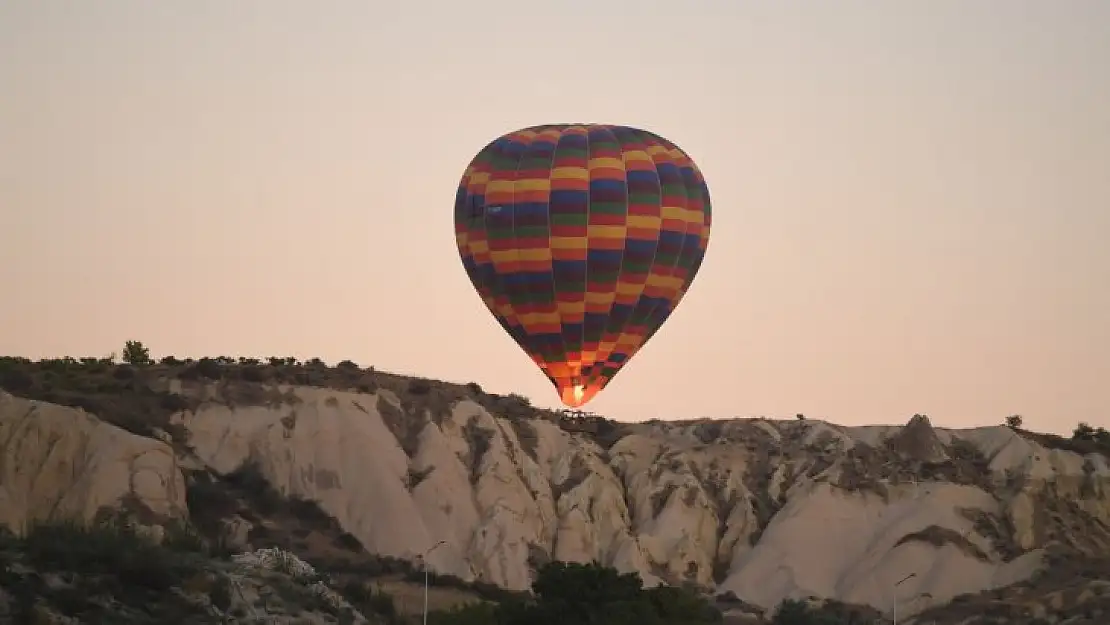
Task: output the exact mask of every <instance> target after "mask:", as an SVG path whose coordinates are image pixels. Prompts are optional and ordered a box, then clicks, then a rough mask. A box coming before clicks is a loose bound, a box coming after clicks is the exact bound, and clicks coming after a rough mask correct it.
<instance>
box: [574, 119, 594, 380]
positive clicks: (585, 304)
mask: <svg viewBox="0 0 1110 625" xmlns="http://www.w3.org/2000/svg"><path fill="white" fill-rule="evenodd" d="M581 128H582V129H583V130H585V137H586V268H585V269H584V270H583V275H584V276H585V278H586V280H585V284H584V285H583V287H584V288H583V290H582V323H581V326H580V327H581V330H580V332H579V334H580V335H581V338H580V339H579V341H578V375H577V376H576V378H577V380H576V381H575V382H574V384H575V385H579V384H581V383H582V365H584V364H585V363H584V361H583V359H582V355H583V352H584V351H585V348H586V316H587V315H588V314H589V313H588V312H587V309H588V308H589V300H590V209H591V208H593V197H592V194H591V193H590V186H591V185H592V184H593V177H592V176H591V175H590V161H591V160H592V159H591V156H590V128H589V126H588V125H585V124H583V125H582V126H581Z"/></svg>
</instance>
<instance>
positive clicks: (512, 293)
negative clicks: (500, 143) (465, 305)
mask: <svg viewBox="0 0 1110 625" xmlns="http://www.w3.org/2000/svg"><path fill="white" fill-rule="evenodd" d="M510 136H511V138H510V139H509V141H510V143H509V145H510V146H512V142H516V143H520V144H522V145H523V150H521V152H520V154H519V155H518V157H517V159H516V166H515V167H513V193H512V195H511V196H510V197H511V198H512V199H511V200H510V202H509V210H510V213H509V218H510V220H511V222H510V223H511V224H512V226H511V227H510V230H509V231H510V232H512V239H511V244H510V247H509V249H510V255H509V258H510V262H511V263H513V265H515V266H516V270H515V271H511V272H509V273H508V274H507V275H506V279H505V281H506V282H507V283H508V284H509V285H510V286H509V287H508V288H507V289H506V291H508V295H507V297H508V299H509V308H510V309H512V311H513V316H514V317H516V321H517V325H519V326H520V330H519V332H520V341H521V343H523V345H521V347H523V348H524V351H525V353H527V354H528V357H529V358H531V357H532V354H531V349H529V347H530V346H529V345H528V337H529V334H528V327H527V326H526V325H525V324H524V319H523V313H522V312H521V311H519V310H517V305H516V302H514V300H516V299H519V298H520V296H521V294H522V293H521V291H523V289H521V288H519V287H518V286H516V284H515V283H516V282H517V281H519V280H520V279H521V275H520V273H521V271H520V241H519V237H518V236H517V232H516V185H517V181H518V180H519V179H520V166H521V165H522V164H523V163H524V157H525V156H526V155H527V154H528V147H529V146H530V145H531V144H532V143H531V141H529V142H528V143H527V144H525V143H524V142H523V141H522V140H520V139H519V137H520V132H514V133H512V135H510ZM513 265H510V266H513ZM510 276H511V277H510Z"/></svg>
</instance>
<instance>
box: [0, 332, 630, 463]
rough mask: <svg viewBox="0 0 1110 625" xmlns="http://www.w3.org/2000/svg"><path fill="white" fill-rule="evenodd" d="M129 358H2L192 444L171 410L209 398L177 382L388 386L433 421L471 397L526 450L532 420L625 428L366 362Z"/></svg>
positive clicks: (23, 382)
mask: <svg viewBox="0 0 1110 625" xmlns="http://www.w3.org/2000/svg"><path fill="white" fill-rule="evenodd" d="M121 354H122V355H121V356H120V357H117V355H116V354H115V353H113V354H111V355H108V356H104V357H82V358H74V357H71V356H66V357H60V358H46V359H42V360H37V361H35V360H30V359H27V358H22V357H17V356H0V389H3V390H6V391H8V392H9V393H12V394H13V395H17V396H20V397H26V398H28V399H36V400H41V401H48V402H52V403H56V404H60V405H63V406H71V407H75V408H81V409H83V410H86V411H88V412H90V413H94V414H96V415H97V416H99V417H100V418H102V419H104V420H105V421H108V422H109V423H113V424H115V425H118V426H120V427H122V428H124V429H126V430H128V431H130V432H134V433H136V434H140V435H143V436H150V435H154V434H157V433H159V432H165V433H167V434H169V435H170V436H171V437H172V438H173V439H174V440H175V441H178V442H182V443H183V441H184V436H183V432H181V431H180V429H179V428H177V427H175V426H173V425H172V424H171V423H170V416H171V415H173V414H175V413H178V412H181V411H182V410H189V409H195V408H196V407H197V406H198V405H199V404H200V399H199V397H200V394H199V393H189V392H175V391H174V390H172V389H171V384H170V382H171V381H176V382H177V383H178V384H177V386H179V387H181V388H183V389H186V390H188V389H192V388H196V387H199V386H200V385H202V384H206V383H207V384H216V385H217V386H218V387H219V399H220V400H222V401H225V402H226V403H228V404H229V405H237V406H244V405H267V404H271V403H273V402H281V401H282V399H283V395H282V393H281V392H280V391H278V390H276V388H277V387H278V386H280V385H297V386H309V387H319V388H328V389H333V390H337V391H352V392H362V393H374V392H376V391H378V390H383V389H384V390H387V391H390V392H392V393H393V394H395V395H396V396H397V397H398V398H399V399H400V400H401V402H402V406H403V408H404V412H405V413H406V414H407V415H410V416H412V415H423V414H430V415H431V416H432V418H433V419H441V418H443V417H445V416H446V415H447V414H449V413H450V411H451V409H452V407H453V406H454V404H455V403H456V402H458V401H459V400H462V399H470V400H473V401H475V402H477V403H479V404H481V405H482V406H483V407H484V408H486V409H487V410H489V411H490V413H491V414H495V415H499V416H502V417H505V418H507V419H510V420H511V421H512V422H513V423H514V424H517V425H521V427H520V428H518V435H520V438H521V440H522V443H524V445H525V446H526V448H527V445H528V441H529V439H530V438H534V436H531V435H530V434H529V432H528V431H527V427H528V426H527V425H526V423H525V420H526V419H531V418H537V419H545V420H547V421H550V422H552V423H555V424H557V425H558V426H559V427H561V428H563V429H564V430H567V431H570V432H580V433H583V434H586V435H589V436H592V437H594V438H595V439H597V441H598V442H599V443H600V444H602V445H603V446H605V447H608V446H611V445H612V444H613V443H614V442H616V440H618V439H619V438H620V437H621V436H622V435H623V431H624V429H623V426H622V425H621V424H620V423H617V422H616V421H612V420H609V419H605V418H602V417H599V416H596V415H591V414H585V413H571V412H569V411H563V410H548V409H544V408H537V407H534V406H532V405H531V403H530V402H529V400H528V399H527V398H525V397H522V396H520V395H516V394H512V393H510V394H508V395H498V394H495V393H487V392H485V391H484V390H483V389H482V387H481V386H480V385H478V384H477V383H474V382H470V383H467V384H456V383H452V382H442V381H438V380H431V379H426V378H420V377H415V376H405V375H398V374H393V373H387V372H383V371H378V370H376V369H375V368H374V367H361V366H359V365H358V364H356V363H354V362H352V361H350V360H344V361H342V362H339V363H337V364H335V365H334V366H329V365H328V364H326V363H324V362H323V361H322V360H320V359H319V358H312V359H310V360H304V361H301V360H298V359H297V358H295V357H292V356H289V357H281V356H272V357H269V358H265V359H260V358H247V357H239V358H232V357H230V356H217V357H204V358H199V359H193V358H184V359H180V358H177V357H175V356H163V357H161V358H154V357H152V356H151V354H150V349H149V348H148V347H146V346H145V345H144V344H143V343H141V342H140V341H127V342H126V344H125V345H124V347H123V350H122V352H121Z"/></svg>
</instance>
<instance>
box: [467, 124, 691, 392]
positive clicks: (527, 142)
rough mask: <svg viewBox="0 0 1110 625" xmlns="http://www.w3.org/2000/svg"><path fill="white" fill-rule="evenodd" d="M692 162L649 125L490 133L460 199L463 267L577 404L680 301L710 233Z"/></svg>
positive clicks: (497, 314) (565, 126)
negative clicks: (645, 127)
mask: <svg viewBox="0 0 1110 625" xmlns="http://www.w3.org/2000/svg"><path fill="white" fill-rule="evenodd" d="M710 217H711V211H710V202H709V188H708V187H707V186H706V183H705V180H704V178H703V177H702V174H701V172H700V171H699V170H698V167H697V166H696V165H695V164H694V161H693V160H692V159H691V158H690V157H689V156H688V155H687V154H686V153H685V152H683V151H682V150H681V149H679V148H678V146H676V145H675V144H674V143H671V142H670V141H668V140H666V139H664V138H662V137H660V136H659V135H656V134H653V133H651V132H648V131H646V130H640V129H637V128H630V127H627V126H614V125H601V124H557V125H547V126H534V127H530V128H524V129H521V130H517V131H515V132H511V133H508V134H506V135H503V136H501V137H498V138H497V139H495V140H493V141H492V142H490V143H489V144H488V145H486V147H485V148H483V149H482V150H481V151H480V152H478V154H477V156H475V157H474V159H473V160H472V161H471V162H470V165H469V166H468V167H467V168H466V171H465V173H464V174H463V176H462V180H461V182H460V183H459V188H458V192H457V195H456V197H455V237H456V241H457V243H458V248H459V255H460V256H461V257H462V262H463V267H464V268H465V269H466V273H467V275H468V276H469V277H470V281H471V283H473V285H474V288H475V289H476V290H477V291H478V293H479V295H481V297H482V300H483V301H484V302H485V304H486V307H488V308H489V310H490V312H492V313H493V315H494V317H496V318H497V321H498V322H499V323H500V324H501V327H503V328H504V329H505V331H506V332H508V333H509V335H510V336H512V337H513V339H514V340H515V341H516V342H517V344H519V345H520V347H522V348H523V349H524V351H525V352H527V353H528V355H529V356H531V358H532V360H533V361H534V362H535V363H536V365H538V366H539V367H540V369H542V370H543V372H544V373H545V374H546V375H547V378H548V379H549V380H550V381H551V383H552V384H554V385H555V388H556V390H557V391H558V393H559V397H560V399H561V400H562V402H563V403H564V404H565V405H567V406H570V407H572V408H575V407H579V406H582V405H583V404H585V403H586V402H588V401H590V399H592V398H593V397H594V396H595V395H597V393H598V392H599V391H601V389H603V388H605V386H606V385H607V384H608V383H609V381H610V380H612V379H613V377H614V376H615V375H616V374H617V372H619V371H620V370H621V368H622V367H623V366H624V365H625V364H627V363H628V361H629V359H631V358H632V356H634V355H635V354H636V352H637V351H639V350H640V349H641V348H642V347H643V346H644V344H645V343H647V342H648V340H649V339H651V337H652V336H653V335H654V334H655V333H656V332H657V331H658V330H659V328H660V327H661V326H662V325H663V323H664V322H665V321H666V320H667V318H668V317H669V316H670V315H671V313H672V312H674V310H675V307H676V306H678V303H679V302H680V301H681V300H682V298H683V296H684V295H685V294H686V291H687V290H688V289H689V288H690V284H691V282H692V281H693V279H694V276H695V275H696V274H697V272H698V269H699V268H700V267H701V264H702V259H703V258H704V257H705V251H706V247H707V244H708V242H709V227H710V221H711V220H710Z"/></svg>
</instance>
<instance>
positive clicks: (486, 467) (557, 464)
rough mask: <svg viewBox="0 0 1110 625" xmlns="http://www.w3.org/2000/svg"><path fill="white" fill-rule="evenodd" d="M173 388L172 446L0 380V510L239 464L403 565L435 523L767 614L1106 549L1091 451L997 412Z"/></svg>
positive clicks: (507, 573) (518, 585)
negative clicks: (650, 408)
mask: <svg viewBox="0 0 1110 625" xmlns="http://www.w3.org/2000/svg"><path fill="white" fill-rule="evenodd" d="M172 387H173V390H174V391H175V392H179V393H183V394H186V395H190V396H192V397H194V398H196V397H199V398H200V399H202V400H203V401H202V403H201V404H200V405H199V407H198V408H196V409H195V410H187V411H184V412H181V413H179V414H178V415H177V416H176V417H175V418H174V424H173V425H174V426H175V427H177V428H180V429H182V430H183V431H184V432H185V433H186V435H187V439H188V441H187V442H188V446H189V447H191V451H189V452H183V451H181V450H180V449H179V450H178V453H179V454H185V455H188V456H190V457H189V458H188V459H186V458H182V457H180V456H179V459H177V460H175V458H174V453H173V450H171V449H170V447H169V446H167V445H166V444H164V443H162V442H160V441H156V440H153V439H150V438H144V437H141V436H135V435H132V434H127V433H125V432H122V431H121V430H118V429H116V428H114V427H113V426H109V425H106V424H104V423H102V422H100V421H99V420H97V419H96V418H94V417H92V416H89V415H86V414H84V413H82V412H80V411H77V410H72V409H64V408H60V407H56V406H51V405H48V404H40V403H37V402H27V401H25V400H18V399H14V398H11V397H10V396H4V395H0V436H3V439H0V440H3V441H4V442H5V449H8V450H12V449H15V450H18V451H16V452H15V453H16V454H17V455H16V456H12V455H11V453H9V454H8V455H7V456H6V457H5V459H4V463H5V464H3V465H0V497H7V500H6V502H11V501H22V500H26V501H28V502H31V503H29V504H27V505H24V506H22V507H20V506H14V507H13V506H12V505H11V504H7V503H5V505H2V506H0V510H4V513H3V514H4V518H5V520H7V521H8V522H9V523H19V522H22V521H24V520H26V519H28V518H32V517H35V516H36V515H37V516H42V515H44V514H49V513H50V512H49V511H51V510H55V509H59V507H60V506H61V507H64V506H69V508H67V509H72V510H74V511H75V512H77V513H79V514H80V515H83V516H85V517H88V516H89V515H90V514H93V513H94V512H95V510H96V509H97V508H98V507H99V506H102V505H109V504H111V503H112V502H113V501H118V500H119V499H120V498H121V497H125V496H132V497H137V498H139V499H141V500H142V501H143V502H145V505H147V506H149V507H150V508H152V509H156V510H159V511H161V512H162V513H163V514H166V515H174V514H181V510H183V507H184V502H183V494H182V492H183V490H184V489H183V486H182V476H181V471H180V469H179V468H178V467H179V466H180V465H181V464H182V463H186V461H187V462H191V463H193V464H194V465H197V466H199V465H207V466H208V467H210V468H211V469H213V470H215V471H216V472H219V473H230V472H232V471H234V470H236V469H237V468H239V467H242V466H244V465H245V464H250V463H253V464H256V465H257V466H258V468H259V469H260V470H261V472H262V473H263V475H264V476H265V477H266V478H267V480H268V481H270V482H271V483H272V484H273V485H274V486H275V487H276V488H277V489H278V490H279V491H281V492H282V493H284V494H286V495H297V496H300V497H304V498H308V499H313V500H316V501H318V502H319V504H320V506H321V507H322V508H323V509H324V510H325V511H327V512H328V513H329V514H331V515H332V516H334V517H335V518H336V519H337V520H338V521H339V523H340V524H341V525H342V526H343V528H344V529H346V530H347V531H348V532H350V533H351V534H353V535H354V536H355V537H357V538H358V539H359V541H361V542H362V543H363V545H364V546H365V547H366V548H367V549H368V550H370V551H371V552H376V553H381V554H385V555H393V556H397V557H402V558H406V559H415V558H417V557H419V556H420V555H421V554H423V553H425V552H426V551H427V550H428V549H429V548H431V547H433V546H434V545H436V544H437V543H439V542H440V541H443V543H442V544H441V545H440V546H438V547H437V548H435V549H434V550H432V551H431V553H429V554H428V556H427V561H428V563H429V565H430V566H431V567H432V568H433V569H434V570H436V571H438V572H441V573H449V574H454V575H457V576H459V577H462V578H463V579H480V580H484V581H489V582H493V583H497V584H499V585H503V586H506V587H509V588H514V589H523V588H526V587H527V586H528V585H529V584H530V581H531V573H532V570H533V568H534V566H535V565H536V564H538V563H541V562H542V561H544V560H546V559H552V558H553V559H558V560H576V561H585V560H593V559H597V560H599V561H601V562H602V563H605V564H608V565H611V566H614V567H616V568H619V569H622V570H626V571H637V572H639V573H640V574H641V575H642V576H643V577H644V579H645V580H646V581H647V582H648V583H649V584H654V583H661V582H666V583H676V582H680V581H688V582H694V583H697V584H701V585H703V586H706V587H710V588H714V589H715V590H716V591H718V592H732V593H735V594H736V595H737V596H738V597H740V598H741V599H744V600H746V601H749V602H751V603H754V604H757V605H760V606H763V607H768V608H770V607H773V606H774V605H775V604H777V603H778V602H780V601H781V600H782V599H783V598H787V597H804V596H809V595H813V596H818V597H829V598H835V599H839V600H842V601H846V602H850V603H862V604H870V605H873V606H875V607H877V608H879V609H881V610H884V611H886V610H889V608H890V606H891V603H892V601H893V600H894V598H895V597H897V600H898V605H899V612H900V613H902V614H908V613H912V612H916V611H919V610H922V609H925V608H927V607H928V606H930V605H936V604H941V603H945V602H947V601H948V600H949V599H950V598H951V597H953V596H954V595H957V594H963V593H970V592H977V591H980V590H983V589H987V588H992V587H1000V586H1005V585H1008V584H1012V583H1014V582H1017V581H1020V580H1023V579H1026V578H1028V577H1029V576H1031V575H1034V574H1035V573H1036V572H1037V571H1038V569H1039V568H1041V566H1042V560H1043V557H1044V556H1045V554H1046V549H1048V548H1051V549H1054V550H1055V549H1065V548H1067V549H1072V550H1074V551H1075V552H1076V553H1105V552H1107V551H1108V550H1110V497H1107V493H1106V491H1105V482H1106V477H1107V475H1108V474H1110V468H1108V466H1107V463H1106V460H1105V458H1103V457H1102V456H1100V455H1088V456H1083V455H1080V454H1078V453H1072V452H1068V451H1062V450H1058V449H1047V448H1045V447H1043V446H1041V445H1039V444H1037V443H1036V442H1032V441H1030V440H1027V439H1026V438H1023V437H1022V436H1020V435H1019V434H1018V433H1015V432H1014V431H1012V430H1010V429H1008V428H1005V427H990V428H980V429H974V430H961V431H949V430H940V429H935V428H933V427H932V426H931V425H930V424H929V422H928V420H927V419H925V418H915V419H914V420H913V421H911V423H910V424H908V425H907V426H905V427H861V428H845V427H838V426H834V425H830V424H827V423H823V422H819V421H768V420H762V419H755V420H740V419H737V420H727V421H699V422H681V423H662V422H652V423H644V424H635V425H631V426H628V427H627V428H623V429H622V431H621V432H620V433H619V435H610V436H607V437H604V438H603V439H601V441H600V442H599V441H598V440H595V438H594V437H590V436H588V435H585V434H580V433H568V432H567V431H565V429H564V428H562V427H560V426H559V425H558V424H556V423H553V422H551V421H550V420H545V419H539V418H536V419H527V418H523V419H522V418H514V419H507V418H503V417H499V416H494V415H491V414H490V412H489V411H487V410H486V409H484V408H482V407H481V406H480V405H479V404H478V403H475V402H473V401H469V400H462V401H453V402H451V403H450V404H449V405H438V406H436V405H431V404H427V403H423V404H422V403H420V402H415V401H413V399H412V398H411V397H399V396H398V395H397V394H394V393H393V392H391V391H389V390H379V391H378V392H376V393H355V392H340V391H335V390H328V389H322V388H309V387H292V386H280V387H277V386H275V387H273V388H271V389H269V391H268V393H267V394H266V396H265V398H263V399H258V400H256V401H252V402H246V403H243V402H239V403H236V402H229V401H225V400H224V399H221V397H222V395H221V393H222V391H221V390H220V389H218V388H214V387H213V386H211V385H209V386H204V385H199V386H198V385H196V384H193V385H191V386H188V387H184V386H182V383H181V382H173V383H172ZM225 399H226V398H225ZM36 411H37V412H36ZM51 441H53V442H51ZM40 467H43V468H40ZM78 467H79V468H78ZM12 511H14V512H12ZM911 575H912V576H911ZM907 576H911V577H909V579H906V581H904V582H903V583H901V584H899V585H898V586H897V588H895V587H894V583H895V582H897V581H898V580H901V579H903V578H906V577H907Z"/></svg>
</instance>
